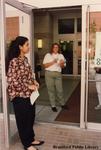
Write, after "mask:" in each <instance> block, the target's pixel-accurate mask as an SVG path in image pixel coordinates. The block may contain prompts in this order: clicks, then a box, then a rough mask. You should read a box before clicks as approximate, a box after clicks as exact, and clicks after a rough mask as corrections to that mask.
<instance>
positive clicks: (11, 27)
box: [6, 17, 19, 42]
mask: <svg viewBox="0 0 101 150" xmlns="http://www.w3.org/2000/svg"><path fill="white" fill-rule="evenodd" d="M18 35H19V17H7V18H6V40H7V42H9V41H11V40H12V39H14V38H15V37H16V36H18Z"/></svg>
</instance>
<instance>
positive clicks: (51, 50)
mask: <svg viewBox="0 0 101 150" xmlns="http://www.w3.org/2000/svg"><path fill="white" fill-rule="evenodd" d="M54 45H57V46H58V53H61V49H60V45H59V44H58V43H53V44H52V46H51V49H50V53H53V48H54Z"/></svg>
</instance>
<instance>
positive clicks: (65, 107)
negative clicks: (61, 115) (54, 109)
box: [61, 105, 69, 109]
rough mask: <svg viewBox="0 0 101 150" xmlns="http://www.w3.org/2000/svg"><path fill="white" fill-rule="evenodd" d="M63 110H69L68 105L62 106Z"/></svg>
mask: <svg viewBox="0 0 101 150" xmlns="http://www.w3.org/2000/svg"><path fill="white" fill-rule="evenodd" d="M61 108H62V109H69V108H68V106H67V105H62V106H61Z"/></svg>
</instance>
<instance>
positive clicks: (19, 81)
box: [6, 36, 44, 150]
mask: <svg viewBox="0 0 101 150" xmlns="http://www.w3.org/2000/svg"><path fill="white" fill-rule="evenodd" d="M28 52H29V41H28V38H26V37H22V36H18V37H17V38H16V39H15V40H13V41H12V42H11V44H10V46H9V48H8V53H7V57H6V72H7V82H8V95H9V98H10V100H11V102H12V103H13V107H14V112H15V118H16V123H17V128H18V132H19V136H20V139H21V142H22V144H23V146H24V149H25V150H37V149H36V148H35V147H34V146H36V145H42V144H43V143H44V141H37V140H35V133H34V130H33V124H34V120H35V104H34V105H31V102H30V96H31V93H32V92H33V91H34V90H36V89H38V88H39V84H38V83H37V82H36V80H34V79H33V73H32V69H31V66H30V64H29V63H28V59H27V57H25V54H27V53H28Z"/></svg>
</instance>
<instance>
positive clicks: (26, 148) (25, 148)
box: [24, 147, 38, 150]
mask: <svg viewBox="0 0 101 150" xmlns="http://www.w3.org/2000/svg"><path fill="white" fill-rule="evenodd" d="M34 148H35V149H36V150H38V149H37V148H36V147H34ZM24 150H28V147H24Z"/></svg>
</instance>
